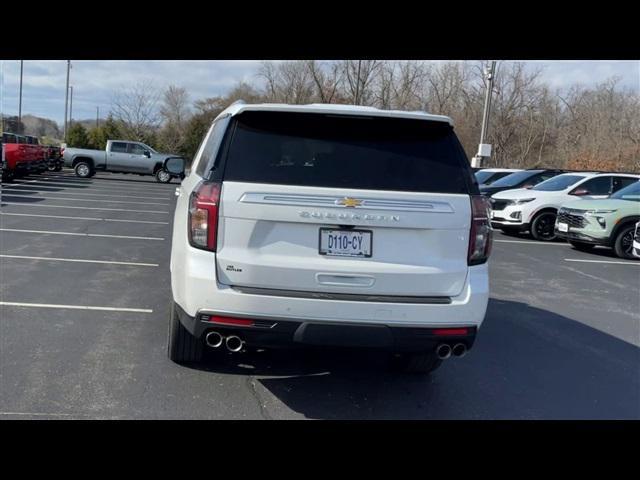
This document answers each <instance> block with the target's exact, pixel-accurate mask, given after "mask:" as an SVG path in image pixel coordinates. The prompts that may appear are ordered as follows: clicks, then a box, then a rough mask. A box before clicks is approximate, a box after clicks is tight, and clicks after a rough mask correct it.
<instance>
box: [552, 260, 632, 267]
mask: <svg viewBox="0 0 640 480" xmlns="http://www.w3.org/2000/svg"><path fill="white" fill-rule="evenodd" d="M564 260H565V262H584V263H612V264H615V265H634V266H636V267H640V262H618V261H614V260H583V259H581V258H565V259H564Z"/></svg>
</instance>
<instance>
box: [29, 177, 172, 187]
mask: <svg viewBox="0 0 640 480" xmlns="http://www.w3.org/2000/svg"><path fill="white" fill-rule="evenodd" d="M38 179H42V180H61V181H67V182H74V183H79V184H86V185H93V184H94V182H95V181H96V180H106V181H107V182H110V183H117V184H136V185H142V186H147V187H153V188H157V189H161V188H163V186H164V185H171V184H161V183H158V182H146V181H144V180H142V181H136V180H127V179H115V178H106V177H92V178H90V179H84V178H79V177H77V176H75V175H46V176H39V177H37V178H36V179H35V180H38ZM173 185H175V184H173Z"/></svg>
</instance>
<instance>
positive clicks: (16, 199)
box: [0, 190, 46, 203]
mask: <svg viewBox="0 0 640 480" xmlns="http://www.w3.org/2000/svg"><path fill="white" fill-rule="evenodd" d="M29 195H35V193H31V192H29V193H26V194H24V195H23V194H17V193H16V194H13V195H12V194H10V193H8V192H6V191H4V190H3V191H2V195H0V197H1V198H2V201H5V202H11V203H38V202H44V201H45V200H46V199H45V198H39V197H30V196H29Z"/></svg>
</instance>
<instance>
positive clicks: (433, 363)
mask: <svg viewBox="0 0 640 480" xmlns="http://www.w3.org/2000/svg"><path fill="white" fill-rule="evenodd" d="M390 363H391V368H392V369H393V370H394V371H399V372H405V373H419V374H423V375H427V374H429V373H431V372H433V371H434V370H436V369H437V368H438V367H439V366H440V365H442V360H440V359H439V358H438V356H437V355H436V352H435V351H430V352H419V353H399V354H394V355H392V356H391V359H390Z"/></svg>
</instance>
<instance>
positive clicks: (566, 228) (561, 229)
mask: <svg viewBox="0 0 640 480" xmlns="http://www.w3.org/2000/svg"><path fill="white" fill-rule="evenodd" d="M558 231H559V232H568V231H569V225H568V224H566V223H558Z"/></svg>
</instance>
